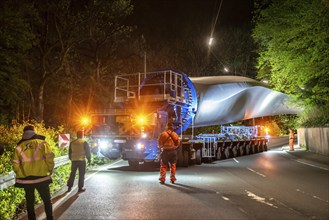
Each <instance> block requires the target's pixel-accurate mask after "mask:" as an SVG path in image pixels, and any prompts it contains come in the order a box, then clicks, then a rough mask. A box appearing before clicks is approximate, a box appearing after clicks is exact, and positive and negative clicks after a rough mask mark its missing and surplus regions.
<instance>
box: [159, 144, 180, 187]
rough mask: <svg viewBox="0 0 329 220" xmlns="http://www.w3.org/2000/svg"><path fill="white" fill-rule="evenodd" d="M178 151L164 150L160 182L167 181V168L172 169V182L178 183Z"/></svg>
mask: <svg viewBox="0 0 329 220" xmlns="http://www.w3.org/2000/svg"><path fill="white" fill-rule="evenodd" d="M176 163H177V150H164V151H163V152H162V153H161V162H160V178H159V180H160V181H163V182H164V181H165V180H166V172H167V166H169V167H170V180H171V181H176Z"/></svg>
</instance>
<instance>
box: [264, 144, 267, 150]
mask: <svg viewBox="0 0 329 220" xmlns="http://www.w3.org/2000/svg"><path fill="white" fill-rule="evenodd" d="M264 151H267V142H265V143H264Z"/></svg>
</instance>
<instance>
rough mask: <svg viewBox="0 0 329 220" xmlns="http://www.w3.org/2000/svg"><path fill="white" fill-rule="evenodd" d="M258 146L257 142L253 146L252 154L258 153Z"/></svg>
mask: <svg viewBox="0 0 329 220" xmlns="http://www.w3.org/2000/svg"><path fill="white" fill-rule="evenodd" d="M258 146H259V141H257V142H256V143H255V144H254V145H253V152H254V154H256V153H258V152H259V149H258Z"/></svg>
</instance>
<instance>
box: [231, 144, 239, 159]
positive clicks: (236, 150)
mask: <svg viewBox="0 0 329 220" xmlns="http://www.w3.org/2000/svg"><path fill="white" fill-rule="evenodd" d="M232 154H233V155H232V156H233V157H237V156H238V145H237V146H234V147H233V148H232Z"/></svg>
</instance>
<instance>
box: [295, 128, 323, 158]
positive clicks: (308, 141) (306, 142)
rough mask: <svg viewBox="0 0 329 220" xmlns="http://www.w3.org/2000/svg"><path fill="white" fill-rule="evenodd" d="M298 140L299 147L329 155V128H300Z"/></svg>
mask: <svg viewBox="0 0 329 220" xmlns="http://www.w3.org/2000/svg"><path fill="white" fill-rule="evenodd" d="M297 140H298V146H299V147H306V149H308V150H309V151H312V152H315V153H319V154H322V155H325V156H329V128H327V127H324V128H299V129H298V130H297Z"/></svg>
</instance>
